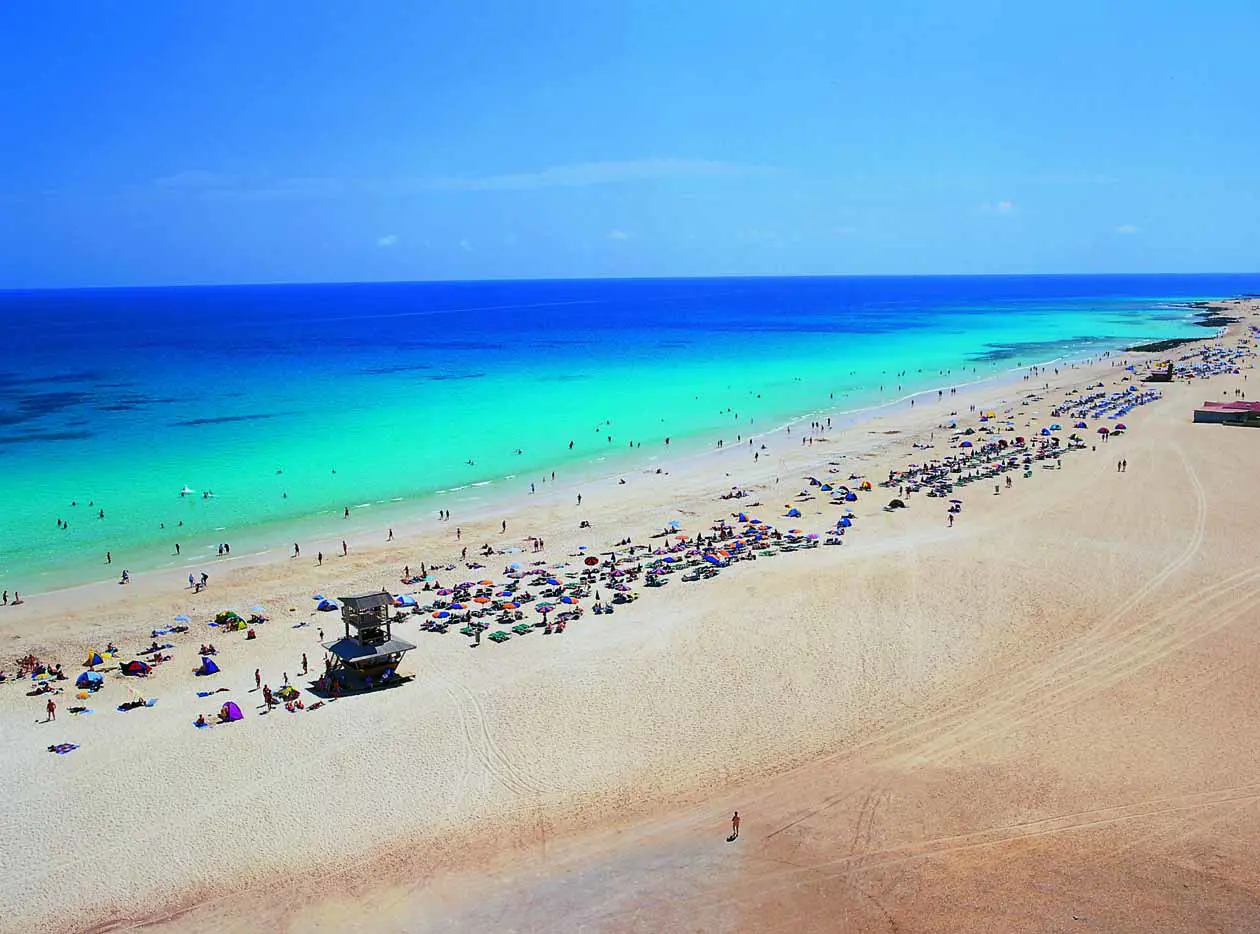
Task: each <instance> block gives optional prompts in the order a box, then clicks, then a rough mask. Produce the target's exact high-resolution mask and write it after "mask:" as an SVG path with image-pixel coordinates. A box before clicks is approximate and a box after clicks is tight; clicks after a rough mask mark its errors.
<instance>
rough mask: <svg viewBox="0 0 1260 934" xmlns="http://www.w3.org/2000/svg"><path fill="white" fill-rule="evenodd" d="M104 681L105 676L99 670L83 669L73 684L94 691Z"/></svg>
mask: <svg viewBox="0 0 1260 934" xmlns="http://www.w3.org/2000/svg"><path fill="white" fill-rule="evenodd" d="M104 683H105V676H104V675H103V674H101V673H100V672H99V671H85V672H83V674H81V675H79V677H78V678H77V679H76V680H75V682H74V686H75V687H79V688H87V689H88V690H89V691H95V690H96V689H97V688H99V687H100V686H101V685H102V684H104Z"/></svg>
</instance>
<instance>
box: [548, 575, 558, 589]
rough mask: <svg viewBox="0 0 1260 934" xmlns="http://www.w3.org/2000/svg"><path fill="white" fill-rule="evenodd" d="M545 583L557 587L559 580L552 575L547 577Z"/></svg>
mask: <svg viewBox="0 0 1260 934" xmlns="http://www.w3.org/2000/svg"><path fill="white" fill-rule="evenodd" d="M547 583H548V584H551V586H553V587H559V586H560V581H558V580H556V579H555V578H554V577H549V578H547Z"/></svg>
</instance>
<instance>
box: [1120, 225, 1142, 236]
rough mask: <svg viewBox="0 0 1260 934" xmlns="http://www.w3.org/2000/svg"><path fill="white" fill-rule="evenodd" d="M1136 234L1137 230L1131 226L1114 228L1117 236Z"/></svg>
mask: <svg viewBox="0 0 1260 934" xmlns="http://www.w3.org/2000/svg"><path fill="white" fill-rule="evenodd" d="M1137 232H1138V228H1137V227H1135V226H1134V225H1132V224H1121V225H1120V226H1119V227H1117V228H1116V233H1118V234H1126V235H1127V234H1135V233H1137Z"/></svg>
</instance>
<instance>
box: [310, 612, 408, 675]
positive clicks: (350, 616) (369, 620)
mask: <svg viewBox="0 0 1260 934" xmlns="http://www.w3.org/2000/svg"><path fill="white" fill-rule="evenodd" d="M337 602H338V603H340V604H341V620H342V622H343V623H345V626H346V634H345V636H343V637H342V638H340V639H338V640H336V641H335V642H325V643H324V648H325V649H327V650H328V651H329V653H330V654H332V655H333V656H334V657H335V658H336V659H337V661H336V663H335V664H334V665H333V667H332V669H331V670H330V671H329V674H330V675H331V676H332V677H334V678H336V679H337V680H338V681H339V682H340V683H341V685H342V687H343V688H346V689H348V690H360V689H364V688H375V687H378V686H382V685H385V684H389V683H391V682H394V681H397V680H399V677H398V664H399V662H401V661H402V658H403V656H404V655H406V654H407V653H408V652H410V651H411V650H412V649H414V648H415V646H414V645H412V644H411V643H410V642H407V641H405V640H403V639H396V638H394V634H393V632H392V629H391V626H392V624H391V622H390V617H389V614H390V610H391V609H392V608H393V605H394V598H393V597H392V596H390V594H389V593H388V592H387V591H384V590H381V591H378V592H377V593H365V594H359V595H358V596H355V597H338V598H337Z"/></svg>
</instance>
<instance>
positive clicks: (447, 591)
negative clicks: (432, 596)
mask: <svg viewBox="0 0 1260 934" xmlns="http://www.w3.org/2000/svg"><path fill="white" fill-rule="evenodd" d="M454 592H455V591H453V590H451V588H449V587H441V588H439V589H438V592H437V594H438V596H439V597H449V596H450V595H451V594H453V593H454Z"/></svg>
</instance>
